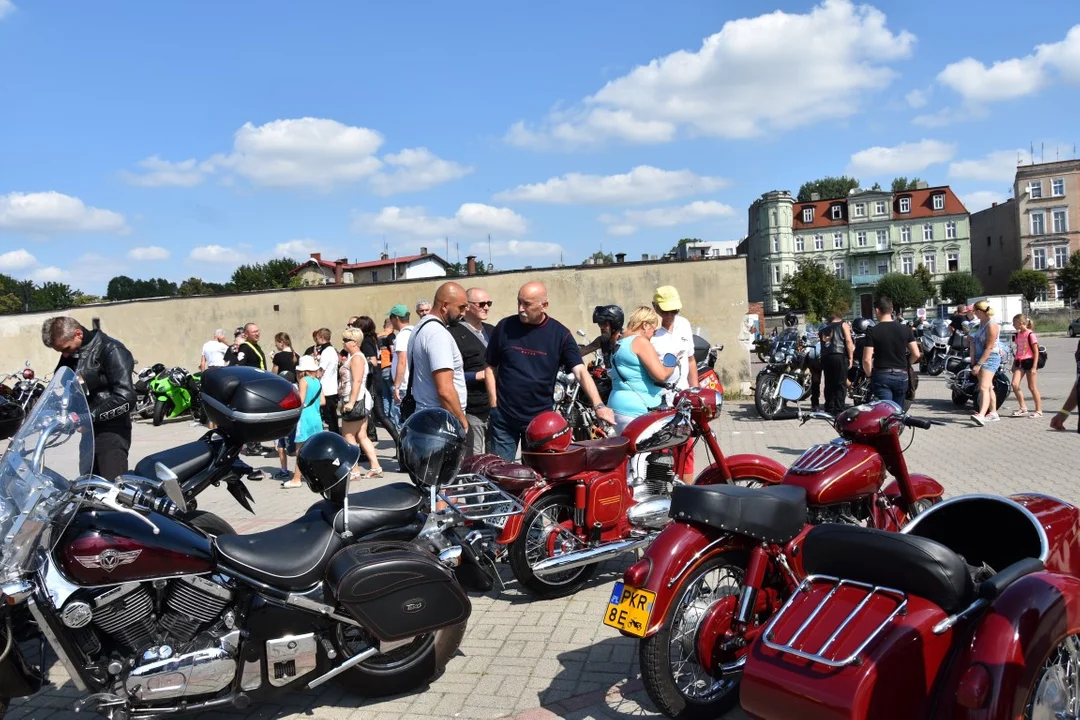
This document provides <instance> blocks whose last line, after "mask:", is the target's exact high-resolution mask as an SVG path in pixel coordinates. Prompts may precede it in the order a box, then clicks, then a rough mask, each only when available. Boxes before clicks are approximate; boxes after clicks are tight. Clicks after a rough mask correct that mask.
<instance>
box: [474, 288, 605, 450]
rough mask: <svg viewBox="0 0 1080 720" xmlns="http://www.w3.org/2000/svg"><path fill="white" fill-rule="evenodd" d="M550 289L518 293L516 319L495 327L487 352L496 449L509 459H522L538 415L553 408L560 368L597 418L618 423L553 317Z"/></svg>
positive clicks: (570, 338)
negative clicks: (575, 383) (529, 429)
mask: <svg viewBox="0 0 1080 720" xmlns="http://www.w3.org/2000/svg"><path fill="white" fill-rule="evenodd" d="M547 308H548V295H547V288H546V287H544V284H543V283H540V282H530V283H526V284H525V285H523V286H522V287H521V289H520V290H519V291H518V297H517V309H518V314H517V315H511V316H510V317H508V318H504V319H503V320H501V321H500V322H499V324H498V325H496V326H495V331H494V332H493V333H492V334H491V339H490V340H489V341H488V348H487V363H488V366H489V367H490V368H492V369H494V372H489V373H487V374H486V376H485V377H486V379H487V381H488V395H489V396H490V398H491V416H490V420H489V423H490V425H489V430H490V433H491V447H492V450H493V451H494V452H495V454H497V455H498V456H499V457H501V458H503V459H504V460H508V461H512V460H513V459H514V458H515V457H516V456H517V448H518V443H519V442H520V441H521V438H522V437H523V436H524V435H525V428H526V427H528V425H529V423H530V422H531V421H532V419H533V418H534V417H536V416H537V415H539V414H540V413H542V412H544V411H545V410H550V409H551V407H552V402H553V401H552V397H553V395H554V392H555V378H556V376H557V375H558V374H559V370H560V368H566V369H567V370H569V371H571V372H573V373H574V375H575V376H576V377H577V380H578V383H579V384H580V385H581V390H582V391H583V392H584V393H585V396H586V397H587V398H589V402H590V403H592V406H593V407H594V408H596V414H597V417H599V418H600V419H602V420H605V421H607V422H609V423H612V424H614V423H615V415H614V413H612V411H611V409H610V408H608V407H607V406H605V405H604V403H602V402H601V401H600V393H598V392H597V391H596V385H595V384H594V383H593V380H592V377H591V376H590V375H589V372H588V370H587V369H586V368H585V363H584V362H583V361H582V359H581V352H580V351H579V350H578V345H577V342H575V341H574V337H573V335H571V334H570V331H569V330H568V329H567V328H566V326H565V325H563V324H562V323H560V322H559V321H558V320H555V319H553V318H550V317H548V314H547Z"/></svg>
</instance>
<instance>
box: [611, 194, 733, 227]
mask: <svg viewBox="0 0 1080 720" xmlns="http://www.w3.org/2000/svg"><path fill="white" fill-rule="evenodd" d="M734 214H735V210H734V209H733V208H732V207H731V206H730V205H725V204H724V203H720V202H716V201H715V200H707V201H700V200H699V201H697V202H692V203H690V204H689V205H682V206H674V207H659V208H652V209H650V210H627V211H625V212H623V213H622V214H621V215H609V214H606V213H605V214H604V215H601V216H600V217H599V218H597V219H598V220H599V221H600V222H602V223H604V224H606V225H608V226H609V227H608V229H607V232H608V234H609V235H633V234H634V233H635V232H637V230H638V228H640V227H654V228H656V227H675V226H677V225H685V224H688V223H693V222H699V221H701V220H709V219H712V218H719V217H729V216H731V215H734Z"/></svg>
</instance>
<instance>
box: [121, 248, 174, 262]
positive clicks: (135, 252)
mask: <svg viewBox="0 0 1080 720" xmlns="http://www.w3.org/2000/svg"><path fill="white" fill-rule="evenodd" d="M127 256H128V259H130V260H138V261H150V260H168V259H169V258H170V257H172V253H170V252H169V251H168V250H166V249H165V248H163V247H158V246H157V245H148V246H146V247H136V248H131V249H130V250H128V254H127Z"/></svg>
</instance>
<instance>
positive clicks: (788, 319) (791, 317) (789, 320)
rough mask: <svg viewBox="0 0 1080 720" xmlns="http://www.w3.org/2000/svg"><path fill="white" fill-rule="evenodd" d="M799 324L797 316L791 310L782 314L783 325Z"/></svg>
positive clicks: (793, 325)
mask: <svg viewBox="0 0 1080 720" xmlns="http://www.w3.org/2000/svg"><path fill="white" fill-rule="evenodd" d="M798 324H799V316H798V315H796V314H795V313H793V312H789V313H788V314H787V315H785V316H784V327H795V326H796V325H798Z"/></svg>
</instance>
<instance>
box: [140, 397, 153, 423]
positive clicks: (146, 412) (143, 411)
mask: <svg viewBox="0 0 1080 720" xmlns="http://www.w3.org/2000/svg"><path fill="white" fill-rule="evenodd" d="M154 404H155V401H154V399H153V398H149V397H147V398H142V399H140V400H138V402H137V403H136V405H135V412H136V413H138V415H139V417H141V418H142V419H143V420H149V419H150V418H152V417H154Z"/></svg>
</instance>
